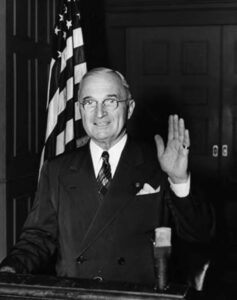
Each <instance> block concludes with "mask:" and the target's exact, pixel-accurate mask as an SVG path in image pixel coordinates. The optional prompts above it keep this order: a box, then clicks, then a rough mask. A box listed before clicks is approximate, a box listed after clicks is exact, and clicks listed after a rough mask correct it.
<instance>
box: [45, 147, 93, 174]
mask: <svg viewBox="0 0 237 300" xmlns="http://www.w3.org/2000/svg"><path fill="white" fill-rule="evenodd" d="M87 151H89V146H88V144H85V145H83V146H81V147H78V148H76V149H74V150H72V151H70V152H67V153H62V154H60V155H58V156H57V157H55V158H53V159H51V160H48V161H46V162H45V163H44V165H46V167H47V168H49V169H50V170H53V171H57V172H60V170H62V169H65V168H67V167H68V166H70V165H71V164H72V163H73V162H74V161H75V160H78V159H79V158H80V157H82V156H83V155H84V154H85V153H86V152H87Z"/></svg>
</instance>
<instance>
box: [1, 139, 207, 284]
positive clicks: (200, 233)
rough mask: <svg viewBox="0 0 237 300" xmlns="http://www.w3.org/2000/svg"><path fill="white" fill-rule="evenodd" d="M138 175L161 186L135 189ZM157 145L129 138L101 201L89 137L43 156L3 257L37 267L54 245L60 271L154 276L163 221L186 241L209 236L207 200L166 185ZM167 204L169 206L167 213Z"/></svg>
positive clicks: (118, 277)
mask: <svg viewBox="0 0 237 300" xmlns="http://www.w3.org/2000/svg"><path fill="white" fill-rule="evenodd" d="M144 183H149V184H150V185H151V186H152V187H153V188H154V189H156V188H157V187H158V186H159V185H160V187H161V189H160V192H159V193H154V194H147V195H140V196H137V195H136V194H137V192H138V191H139V190H140V189H141V188H142V187H143V185H144ZM167 186H169V184H167V178H166V176H165V174H163V173H162V172H161V170H160V167H159V165H158V161H157V155H156V152H155V149H151V148H149V147H148V146H147V145H144V144H141V143H137V142H135V141H133V140H131V139H130V138H129V139H128V141H127V144H126V146H125V148H124V151H123V152H122V155H121V158H120V161H119V164H118V167H117V170H116V172H115V175H114V177H113V180H112V182H111V185H110V188H109V191H108V193H107V194H106V196H105V198H104V200H103V201H102V202H101V201H100V199H99V196H98V193H97V187H96V178H95V175H94V170H93V165H92V159H91V156H90V151H89V146H88V144H87V145H85V146H83V147H81V148H79V149H77V150H76V151H75V152H73V153H71V154H67V155H62V156H60V157H59V158H57V159H55V160H53V161H51V162H48V163H45V165H44V167H43V169H42V173H41V179H40V182H39V186H38V191H37V194H36V198H35V201H34V204H33V208H32V211H31V212H30V214H29V216H28V219H27V221H26V223H25V225H24V230H23V232H22V234H21V236H20V239H19V241H18V242H17V244H16V245H15V247H14V248H13V249H12V251H11V252H10V254H9V255H8V257H7V258H6V259H5V260H4V261H3V263H2V265H10V266H13V267H14V268H15V269H16V270H17V272H20V273H21V272H23V273H25V272H27V273H28V272H37V270H39V268H40V267H42V266H43V265H44V264H45V263H47V262H48V261H49V259H50V257H51V256H52V255H53V253H55V251H56V250H57V262H56V270H57V275H59V276H69V277H78V278H95V277H101V278H104V279H107V280H114V281H128V282H137V283H151V282H153V281H154V262H153V243H152V242H153V234H154V229H155V228H156V227H158V226H162V225H167V222H169V221H168V218H167V216H168V215H169V218H170V221H171V223H170V224H171V225H172V226H174V227H173V234H174V235H177V236H179V237H180V238H182V239H183V240H186V241H190V242H194V243H195V242H200V241H204V242H206V241H208V240H209V239H210V232H211V228H212V226H213V220H212V219H211V217H210V212H209V208H208V205H207V204H205V203H204V202H203V201H201V200H200V199H198V197H196V196H195V195H192V194H191V195H190V196H189V197H185V198H177V197H176V196H175V195H174V194H173V193H172V192H171V191H170V190H169V189H167ZM167 212H168V213H167Z"/></svg>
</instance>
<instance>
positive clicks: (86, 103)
mask: <svg viewBox="0 0 237 300" xmlns="http://www.w3.org/2000/svg"><path fill="white" fill-rule="evenodd" d="M94 103H95V101H94V100H85V101H84V105H93V104H94Z"/></svg>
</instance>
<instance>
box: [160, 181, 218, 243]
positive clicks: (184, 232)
mask: <svg viewBox="0 0 237 300" xmlns="http://www.w3.org/2000/svg"><path fill="white" fill-rule="evenodd" d="M167 185H168V184H167ZM206 198H207V197H206V196H205V193H203V192H202V190H201V188H200V187H197V186H196V188H195V187H194V186H193V185H191V190H190V193H189V195H188V196H187V197H182V198H181V197H177V196H176V195H175V194H174V193H173V191H171V189H170V188H169V187H168V188H167V189H166V192H165V203H166V206H167V208H166V209H168V211H169V216H170V217H171V218H170V219H171V222H172V223H173V224H174V226H175V229H176V232H177V235H178V236H179V237H180V238H182V239H183V240H185V241H187V242H195V243H196V242H197V243H209V242H210V241H211V240H212V239H213V237H214V235H215V227H216V221H215V213H214V209H213V207H212V205H211V203H210V202H208V201H207V199H206Z"/></svg>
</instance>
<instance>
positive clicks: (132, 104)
mask: <svg viewBox="0 0 237 300" xmlns="http://www.w3.org/2000/svg"><path fill="white" fill-rule="evenodd" d="M135 106H136V104H135V101H134V100H133V99H131V100H129V104H128V120H129V119H130V118H131V116H132V114H133V111H134V108H135Z"/></svg>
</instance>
